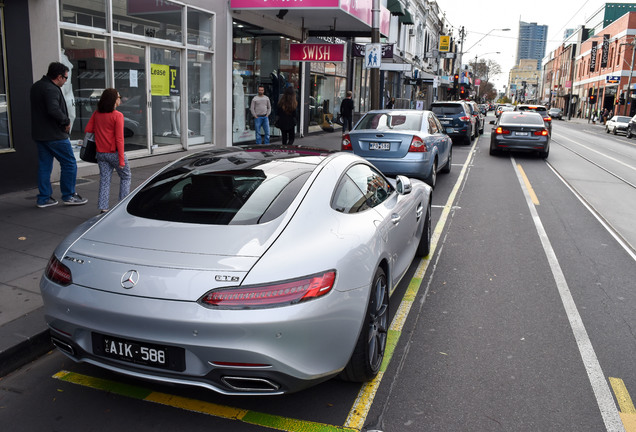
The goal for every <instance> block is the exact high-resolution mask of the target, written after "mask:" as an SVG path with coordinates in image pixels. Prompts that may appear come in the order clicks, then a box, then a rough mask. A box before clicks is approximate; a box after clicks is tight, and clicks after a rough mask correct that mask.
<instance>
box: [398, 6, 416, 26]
mask: <svg viewBox="0 0 636 432" xmlns="http://www.w3.org/2000/svg"><path fill="white" fill-rule="evenodd" d="M398 19H399V21H400V22H401V23H402V24H415V21H413V16H411V13H410V12H409V11H407V10H406V9H404V15H403V16H401V17H400V18H398Z"/></svg>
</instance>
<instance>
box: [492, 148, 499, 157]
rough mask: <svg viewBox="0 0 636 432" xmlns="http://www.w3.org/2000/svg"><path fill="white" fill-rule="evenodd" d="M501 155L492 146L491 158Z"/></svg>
mask: <svg viewBox="0 0 636 432" xmlns="http://www.w3.org/2000/svg"><path fill="white" fill-rule="evenodd" d="M498 154H499V151H498V150H495V148H494V147H493V146H490V156H497V155H498Z"/></svg>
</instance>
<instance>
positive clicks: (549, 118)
mask: <svg viewBox="0 0 636 432" xmlns="http://www.w3.org/2000/svg"><path fill="white" fill-rule="evenodd" d="M543 120H544V121H547V122H551V121H552V117H546V118H544V119H543Z"/></svg>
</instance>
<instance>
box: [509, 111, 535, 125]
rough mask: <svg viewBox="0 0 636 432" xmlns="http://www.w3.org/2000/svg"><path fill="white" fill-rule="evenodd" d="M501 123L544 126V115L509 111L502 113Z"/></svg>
mask: <svg viewBox="0 0 636 432" xmlns="http://www.w3.org/2000/svg"><path fill="white" fill-rule="evenodd" d="M499 124H524V125H534V126H543V125H544V122H543V117H541V116H538V115H533V114H530V115H528V114H522V113H519V112H515V111H507V112H503V113H501V119H500V120H499Z"/></svg>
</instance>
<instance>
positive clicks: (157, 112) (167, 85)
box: [150, 47, 187, 148]
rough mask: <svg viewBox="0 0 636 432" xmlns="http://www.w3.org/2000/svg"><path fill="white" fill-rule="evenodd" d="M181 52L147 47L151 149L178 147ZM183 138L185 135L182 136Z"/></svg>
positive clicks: (185, 130)
mask: <svg viewBox="0 0 636 432" xmlns="http://www.w3.org/2000/svg"><path fill="white" fill-rule="evenodd" d="M180 59H181V52H180V51H178V50H173V49H168V48H155V47H150V95H151V100H152V103H151V107H152V108H151V119H152V147H153V148H157V147H161V146H169V145H177V144H181V143H182V141H181V134H182V133H186V132H187V129H186V128H185V125H183V126H184V128H183V129H182V127H181V126H182V124H181V93H182V92H181V70H180V69H181V63H180ZM186 135H187V134H186Z"/></svg>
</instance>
